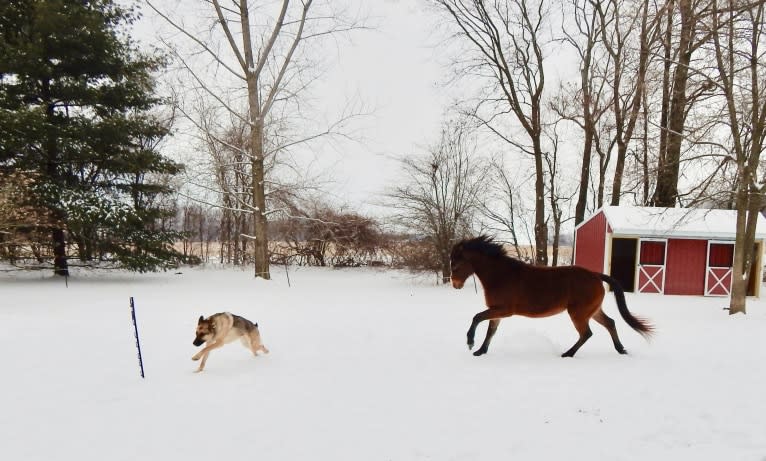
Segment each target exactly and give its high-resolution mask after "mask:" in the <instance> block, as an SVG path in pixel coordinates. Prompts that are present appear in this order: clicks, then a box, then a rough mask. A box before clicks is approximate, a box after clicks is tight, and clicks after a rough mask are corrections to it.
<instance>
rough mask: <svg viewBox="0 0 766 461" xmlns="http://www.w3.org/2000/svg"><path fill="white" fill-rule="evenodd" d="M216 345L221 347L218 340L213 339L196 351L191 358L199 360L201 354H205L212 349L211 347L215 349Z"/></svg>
mask: <svg viewBox="0 0 766 461" xmlns="http://www.w3.org/2000/svg"><path fill="white" fill-rule="evenodd" d="M218 347H221V346H219V345H218V341H217V340H216V341H213V342H211V343H207V344H206V345H205V347H203V348H202V350H201V351H199V352H197V353H196V354H194V356H192V360H195V361H196V360H199V359H200V358H201V357H202V356H203V355H206V354H207V353H208V352H210V351H212V350H213V349H216V348H218Z"/></svg>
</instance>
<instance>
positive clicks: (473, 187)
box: [386, 120, 488, 283]
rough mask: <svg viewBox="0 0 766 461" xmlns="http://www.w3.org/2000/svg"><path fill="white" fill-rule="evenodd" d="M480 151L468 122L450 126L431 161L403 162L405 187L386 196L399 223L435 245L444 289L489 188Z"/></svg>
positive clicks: (411, 159) (427, 157) (446, 126)
mask: <svg viewBox="0 0 766 461" xmlns="http://www.w3.org/2000/svg"><path fill="white" fill-rule="evenodd" d="M475 151H476V145H475V140H474V139H473V134H472V133H471V131H470V129H469V127H468V126H467V124H466V122H465V121H464V120H462V121H457V122H446V123H445V124H444V127H443V128H442V133H441V138H440V139H439V142H438V143H437V144H436V145H434V146H433V147H431V148H430V149H429V152H428V153H427V154H426V155H424V156H417V157H407V158H404V159H403V160H402V168H403V175H404V178H403V181H402V185H400V186H397V187H395V188H393V189H392V190H390V191H388V192H387V194H386V196H387V198H388V200H389V202H390V206H391V207H393V208H394V209H395V210H396V211H397V218H398V220H399V223H400V224H401V225H402V226H403V227H405V228H407V229H409V230H411V231H414V232H416V233H418V234H419V235H422V236H425V237H426V238H427V239H428V240H429V241H430V243H431V248H432V250H433V252H434V253H436V254H437V255H438V260H439V263H440V266H441V267H440V269H441V274H442V282H443V283H447V282H448V281H449V276H450V260H449V256H450V251H451V249H452V245H453V244H454V243H455V242H456V241H457V240H459V239H460V238H462V237H465V236H467V235H468V234H469V233H470V229H471V226H472V224H473V219H474V214H475V212H476V211H477V209H478V206H479V200H480V197H481V196H482V195H483V190H484V187H485V182H484V180H485V176H486V174H487V171H488V170H487V167H486V166H485V163H484V162H483V161H482V160H481V159H480V158H478V157H477V155H476V152H475Z"/></svg>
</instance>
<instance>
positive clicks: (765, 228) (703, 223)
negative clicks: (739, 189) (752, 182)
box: [602, 206, 766, 240]
mask: <svg viewBox="0 0 766 461" xmlns="http://www.w3.org/2000/svg"><path fill="white" fill-rule="evenodd" d="M602 211H603V212H604V216H605V217H606V220H607V223H609V227H610V228H611V229H612V232H613V233H614V234H615V235H635V236H641V237H658V238H668V237H675V238H704V239H722V240H734V238H735V237H736V226H737V212H736V211H735V210H710V209H702V208H657V207H638V206H605V207H603V208H602ZM756 226H757V227H756V237H755V238H756V239H764V238H766V218H764V217H763V216H762V215H760V214H759V215H758V224H757V225H756Z"/></svg>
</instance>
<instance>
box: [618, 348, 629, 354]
mask: <svg viewBox="0 0 766 461" xmlns="http://www.w3.org/2000/svg"><path fill="white" fill-rule="evenodd" d="M617 352H619V353H620V355H628V351H626V350H625V349H623V350H621V351H617Z"/></svg>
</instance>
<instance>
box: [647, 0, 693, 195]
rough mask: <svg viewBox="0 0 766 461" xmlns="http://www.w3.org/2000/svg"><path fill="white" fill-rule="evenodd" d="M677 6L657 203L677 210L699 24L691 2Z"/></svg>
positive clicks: (685, 1)
mask: <svg viewBox="0 0 766 461" xmlns="http://www.w3.org/2000/svg"><path fill="white" fill-rule="evenodd" d="M678 6H679V10H680V12H681V34H680V42H679V44H678V63H677V64H676V68H675V72H674V75H673V89H672V97H671V100H670V109H669V113H668V127H667V146H666V151H665V155H664V165H660V168H659V170H658V172H657V190H656V193H655V200H654V202H655V205H656V206H660V207H674V206H675V205H676V202H677V201H678V173H679V169H680V163H681V142H682V141H683V132H684V125H685V123H686V102H687V101H686V100H687V98H686V86H687V83H688V81H689V63H690V62H691V57H692V39H693V38H694V37H693V36H694V28H695V27H694V26H695V21H696V17H695V15H694V11H693V8H694V6H693V5H692V4H691V0H680V1H679V4H678Z"/></svg>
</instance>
